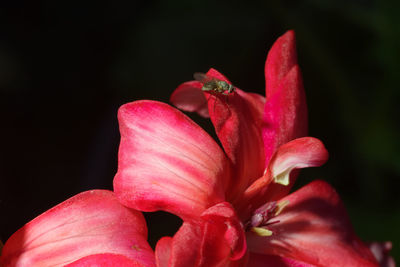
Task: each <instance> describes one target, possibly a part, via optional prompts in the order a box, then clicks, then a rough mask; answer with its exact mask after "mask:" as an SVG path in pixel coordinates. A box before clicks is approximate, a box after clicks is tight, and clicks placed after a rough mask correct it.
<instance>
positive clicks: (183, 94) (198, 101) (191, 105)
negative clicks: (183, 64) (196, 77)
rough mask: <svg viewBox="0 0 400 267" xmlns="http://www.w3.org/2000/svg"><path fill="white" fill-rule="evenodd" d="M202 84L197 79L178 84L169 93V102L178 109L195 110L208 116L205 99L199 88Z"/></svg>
mask: <svg viewBox="0 0 400 267" xmlns="http://www.w3.org/2000/svg"><path fill="white" fill-rule="evenodd" d="M202 86H203V85H202V84H201V83H200V82H198V81H190V82H185V83H183V84H181V85H179V86H178V88H176V89H175V91H174V92H173V93H172V95H171V98H170V101H171V103H172V104H174V106H176V107H177V108H179V109H180V110H183V111H188V112H196V113H197V114H199V115H200V116H202V117H204V118H209V117H210V115H209V114H208V106H207V99H206V97H205V95H204V93H203V91H202V90H201V87H202Z"/></svg>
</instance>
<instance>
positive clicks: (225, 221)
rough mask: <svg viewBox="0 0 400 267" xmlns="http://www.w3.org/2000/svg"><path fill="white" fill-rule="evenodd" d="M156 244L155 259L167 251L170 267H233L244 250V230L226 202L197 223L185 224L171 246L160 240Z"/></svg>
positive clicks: (166, 241) (205, 213)
mask: <svg viewBox="0 0 400 267" xmlns="http://www.w3.org/2000/svg"><path fill="white" fill-rule="evenodd" d="M159 243H161V244H157V247H156V255H158V254H159V253H160V254H163V253H164V251H168V250H169V251H170V257H169V265H168V266H171V267H172V266H173V267H177V266H182V267H184V266H204V267H206V266H207V267H208V266H210V267H211V266H228V265H229V266H236V265H235V263H237V262H241V260H242V258H244V255H245V253H246V248H247V247H246V240H245V237H244V232H243V227H242V225H241V223H240V221H239V220H238V219H237V217H236V215H235V212H234V211H233V209H232V207H231V206H230V204H229V203H226V202H224V203H219V204H217V205H215V206H213V207H211V208H210V209H208V210H206V211H205V212H204V213H203V214H202V215H201V219H200V220H192V221H186V222H184V223H183V225H182V226H181V228H180V229H179V231H178V232H177V233H176V234H175V236H174V237H173V239H172V242H171V243H170V241H169V240H163V239H161V241H159ZM168 246H170V247H169V248H168ZM166 247H167V248H166ZM160 251H161V252H160ZM163 258H166V257H164V256H163Z"/></svg>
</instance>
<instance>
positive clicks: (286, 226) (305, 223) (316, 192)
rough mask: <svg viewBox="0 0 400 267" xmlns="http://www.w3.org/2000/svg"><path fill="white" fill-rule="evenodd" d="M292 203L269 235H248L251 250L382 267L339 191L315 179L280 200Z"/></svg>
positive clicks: (309, 260) (329, 263)
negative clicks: (358, 231) (354, 225)
mask: <svg viewBox="0 0 400 267" xmlns="http://www.w3.org/2000/svg"><path fill="white" fill-rule="evenodd" d="M280 202H286V203H287V202H288V204H287V206H286V207H285V208H284V209H283V210H282V211H281V213H280V214H279V215H277V216H276V217H274V218H273V220H274V221H277V223H274V224H271V225H268V226H267V227H268V229H269V230H270V231H272V233H273V234H272V235H271V236H269V237H261V236H258V235H256V234H254V233H252V232H249V233H248V234H247V241H248V247H249V249H250V251H252V252H255V253H261V254H272V255H278V256H281V257H286V258H291V259H295V260H299V261H303V262H305V263H309V264H314V265H317V266H355V267H356V266H360V267H361V266H363V267H364V266H378V265H377V262H376V260H375V258H374V256H373V255H372V253H371V251H370V250H369V248H368V247H367V246H366V245H365V244H363V243H362V242H361V241H360V240H359V239H358V237H357V236H356V235H355V234H354V232H353V230H352V228H351V224H350V221H349V218H348V216H347V214H346V211H345V209H344V206H343V204H342V202H341V201H340V199H339V196H338V195H337V193H336V192H335V190H334V189H333V188H332V187H331V186H330V185H328V184H327V183H325V182H323V181H315V182H312V183H311V184H308V185H307V186H304V187H303V188H301V189H299V190H298V191H296V192H294V193H292V194H290V195H288V196H287V197H285V198H283V199H282V200H280Z"/></svg>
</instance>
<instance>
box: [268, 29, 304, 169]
mask: <svg viewBox="0 0 400 267" xmlns="http://www.w3.org/2000/svg"><path fill="white" fill-rule="evenodd" d="M265 77H266V96H267V103H266V104H265V111H264V124H263V139H264V145H265V153H266V161H267V162H268V161H269V159H270V157H271V156H272V154H273V153H274V151H275V150H276V149H277V148H278V147H279V146H281V145H282V144H285V143H287V142H288V141H290V140H292V139H295V138H298V137H302V136H305V135H307V127H308V126H307V125H308V124H307V105H306V100H305V94H304V89H303V82H302V78H301V73H300V69H299V67H298V65H297V54H296V44H295V36H294V32H293V31H288V32H287V33H286V34H284V35H283V36H281V37H280V38H279V39H278V40H277V41H276V42H275V44H274V45H273V46H272V48H271V50H270V52H269V53H268V57H267V61H266V64H265Z"/></svg>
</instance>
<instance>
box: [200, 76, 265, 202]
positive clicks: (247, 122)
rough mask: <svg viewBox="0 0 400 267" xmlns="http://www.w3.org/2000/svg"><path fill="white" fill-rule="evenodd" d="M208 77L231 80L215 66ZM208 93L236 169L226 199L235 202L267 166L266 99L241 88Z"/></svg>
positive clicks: (213, 115)
mask: <svg viewBox="0 0 400 267" xmlns="http://www.w3.org/2000/svg"><path fill="white" fill-rule="evenodd" d="M207 76H209V77H213V78H216V79H219V80H222V81H225V82H227V83H229V81H228V80H227V79H226V78H225V77H224V76H223V75H222V74H220V73H219V72H217V71H216V70H214V69H210V70H209V71H208V72H207ZM206 94H208V111H209V113H210V118H211V121H212V123H213V124H214V127H215V131H216V133H217V135H218V138H219V140H220V141H221V144H222V146H223V148H224V150H225V152H226V154H227V156H228V158H229V159H230V161H231V163H232V165H233V168H234V174H233V176H232V179H231V180H230V182H229V186H228V188H227V189H226V192H227V193H226V198H227V200H229V201H230V202H233V203H235V201H236V200H238V199H240V195H241V194H242V193H243V192H244V190H245V189H246V188H247V187H248V186H249V185H250V184H251V183H252V182H253V181H255V180H256V179H257V178H259V177H260V176H261V175H262V174H263V171H264V169H265V159H264V157H265V153H264V145H263V140H262V133H261V124H262V116H263V112H264V104H265V98H264V97H262V96H260V95H258V94H251V93H246V92H244V91H242V90H240V89H238V88H236V89H235V91H234V92H232V93H228V94H226V95H224V94H221V93H210V94H209V93H206Z"/></svg>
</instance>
